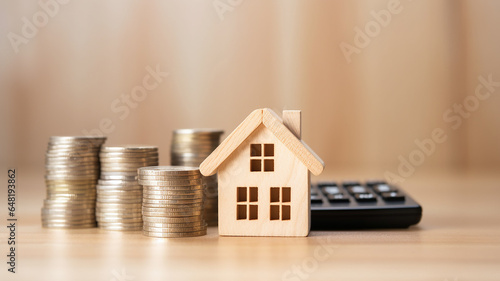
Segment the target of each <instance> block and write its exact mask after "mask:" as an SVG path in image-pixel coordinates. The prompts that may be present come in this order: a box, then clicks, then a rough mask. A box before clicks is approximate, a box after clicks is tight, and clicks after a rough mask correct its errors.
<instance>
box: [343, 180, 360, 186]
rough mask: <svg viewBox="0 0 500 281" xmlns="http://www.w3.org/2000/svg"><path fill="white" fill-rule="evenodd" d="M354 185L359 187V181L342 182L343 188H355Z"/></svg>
mask: <svg viewBox="0 0 500 281" xmlns="http://www.w3.org/2000/svg"><path fill="white" fill-rule="evenodd" d="M355 185H361V183H360V182H359V181H344V182H342V186H343V187H349V186H355Z"/></svg>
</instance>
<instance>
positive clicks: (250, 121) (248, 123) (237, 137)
mask: <svg viewBox="0 0 500 281" xmlns="http://www.w3.org/2000/svg"><path fill="white" fill-rule="evenodd" d="M260 124H262V109H256V110H254V111H252V113H250V115H248V117H247V118H246V119H245V120H244V121H243V122H242V123H241V124H240V125H239V126H238V127H237V128H236V129H234V131H232V132H231V134H230V135H229V136H228V137H227V138H226V139H225V140H224V141H223V142H222V143H221V144H220V145H219V146H218V147H217V148H216V149H215V150H214V152H212V153H211V154H210V156H208V157H207V159H205V161H203V163H201V165H200V172H201V173H202V174H203V175H204V176H212V175H214V174H215V173H216V172H217V168H218V167H219V165H220V164H221V163H222V162H224V160H226V158H227V157H229V155H231V153H233V151H234V150H235V149H237V148H238V146H239V145H240V144H241V143H242V142H243V141H244V140H245V139H246V138H247V137H248V136H249V135H250V134H251V133H252V132H253V131H254V130H255V129H257V127H258V126H259V125H260Z"/></svg>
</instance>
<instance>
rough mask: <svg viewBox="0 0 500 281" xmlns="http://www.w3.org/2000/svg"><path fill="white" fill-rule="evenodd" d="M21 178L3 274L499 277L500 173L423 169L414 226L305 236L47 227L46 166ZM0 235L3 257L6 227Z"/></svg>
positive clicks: (411, 183) (415, 188)
mask: <svg viewBox="0 0 500 281" xmlns="http://www.w3.org/2000/svg"><path fill="white" fill-rule="evenodd" d="M344 175H354V176H357V175H358V174H357V173H351V174H347V173H346V174H342V176H339V177H336V178H337V179H345V178H346V177H344ZM365 175H366V174H365ZM322 178H328V176H323V177H322ZM330 178H333V177H330ZM354 178H361V177H354ZM2 180H4V178H2ZM18 183H19V185H18V203H19V206H18V207H19V210H18V214H17V216H18V219H19V222H18V233H17V240H18V241H17V242H18V244H17V249H18V252H17V262H18V263H17V268H16V269H17V273H16V274H11V273H8V272H7V265H6V264H5V262H2V264H3V265H2V267H1V268H2V269H1V273H0V280H105V281H111V280H115V281H125V280H436V281H444V280H450V281H457V280H500V203H499V201H500V175H499V174H496V175H495V174H478V173H442V174H429V173H427V174H425V173H417V174H416V175H415V176H413V177H411V178H409V179H408V180H407V181H406V182H405V183H403V184H402V187H403V188H404V190H406V191H407V192H408V193H410V194H411V195H412V196H413V197H414V198H415V199H416V200H417V201H418V202H419V203H420V204H421V205H422V206H423V209H424V213H423V219H422V221H421V222H420V224H419V225H418V226H415V227H412V228H410V229H403V230H369V231H366V230H364V231H321V232H319V231H313V232H311V234H310V235H309V237H306V238H271V237H248V238H238V237H219V236H218V235H217V229H216V228H214V227H211V228H210V229H209V233H208V235H206V236H203V237H197V238H182V239H160V238H149V237H145V236H143V235H142V234H141V233H140V232H139V233H122V232H112V231H111V232H110V231H103V230H99V229H97V228H95V229H85V230H56V229H44V228H41V226H40V208H41V206H42V201H43V198H44V197H45V187H44V186H43V171H23V170H19V171H18ZM1 196H2V197H1V198H2V202H1V205H0V206H1V210H2V212H1V214H2V221H4V223H3V224H5V225H6V224H7V223H6V216H7V212H6V200H5V192H2V195H1ZM0 240H1V241H2V242H1V246H0V249H1V253H0V254H1V256H2V257H3V259H2V261H6V255H7V242H6V241H7V230H6V227H5V226H3V225H2V227H1V237H0Z"/></svg>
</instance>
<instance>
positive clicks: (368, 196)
mask: <svg viewBox="0 0 500 281" xmlns="http://www.w3.org/2000/svg"><path fill="white" fill-rule="evenodd" d="M354 198H356V201H358V202H375V201H377V198H376V197H375V195H374V194H373V193H356V194H354Z"/></svg>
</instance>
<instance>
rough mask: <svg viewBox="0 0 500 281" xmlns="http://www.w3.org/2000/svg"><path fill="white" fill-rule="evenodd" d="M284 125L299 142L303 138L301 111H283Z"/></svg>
mask: <svg viewBox="0 0 500 281" xmlns="http://www.w3.org/2000/svg"><path fill="white" fill-rule="evenodd" d="M283 124H284V125H285V126H286V127H287V128H288V130H290V132H292V133H293V134H294V135H295V136H296V137H297V138H298V139H299V140H300V139H301V138H302V133H301V127H302V114H301V111H300V110H283Z"/></svg>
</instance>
